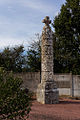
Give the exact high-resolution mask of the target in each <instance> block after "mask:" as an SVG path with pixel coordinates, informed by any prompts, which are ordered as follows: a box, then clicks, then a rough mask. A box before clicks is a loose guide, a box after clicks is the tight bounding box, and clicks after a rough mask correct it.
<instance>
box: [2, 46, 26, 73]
mask: <svg viewBox="0 0 80 120" xmlns="http://www.w3.org/2000/svg"><path fill="white" fill-rule="evenodd" d="M24 66H25V55H24V47H23V46H17V47H14V48H5V49H4V50H3V51H2V52H1V53H0V67H4V68H6V70H7V71H13V72H22V70H23V67H24Z"/></svg>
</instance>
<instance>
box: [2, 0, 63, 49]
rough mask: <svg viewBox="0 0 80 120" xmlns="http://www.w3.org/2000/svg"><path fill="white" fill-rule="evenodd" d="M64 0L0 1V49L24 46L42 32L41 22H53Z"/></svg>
mask: <svg viewBox="0 0 80 120" xmlns="http://www.w3.org/2000/svg"><path fill="white" fill-rule="evenodd" d="M64 3H65V0H0V49H4V48H5V47H14V46H15V45H17V46H18V45H24V47H25V48H27V47H28V46H29V44H30V43H31V42H32V41H33V40H34V39H35V34H36V33H40V34H41V32H42V28H43V26H44V24H43V23H42V20H43V19H44V17H45V16H49V17H50V19H51V20H52V21H53V19H54V18H55V16H56V15H57V14H58V13H59V12H60V8H61V5H62V4H64Z"/></svg>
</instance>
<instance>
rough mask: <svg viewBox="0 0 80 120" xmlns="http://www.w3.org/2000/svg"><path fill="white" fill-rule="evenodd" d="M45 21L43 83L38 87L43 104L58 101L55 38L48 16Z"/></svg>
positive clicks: (38, 98) (42, 43) (42, 58)
mask: <svg viewBox="0 0 80 120" xmlns="http://www.w3.org/2000/svg"><path fill="white" fill-rule="evenodd" d="M42 22H43V23H45V26H44V27H43V31H42V39H41V83H40V84H39V85H38V89H37V101H38V102H41V103H42V104H53V103H58V90H57V87H56V84H55V81H54V79H53V38H52V36H53V35H52V33H53V32H52V30H51V27H50V26H49V24H50V23H51V20H50V19H49V17H48V16H46V17H45V19H44V20H43V21H42Z"/></svg>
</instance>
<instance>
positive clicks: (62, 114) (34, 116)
mask: <svg viewBox="0 0 80 120" xmlns="http://www.w3.org/2000/svg"><path fill="white" fill-rule="evenodd" d="M28 120H80V100H70V99H64V100H60V102H59V104H51V105H49V104H44V105H43V104H40V103H38V102H37V101H34V102H33V105H32V110H31V112H30V116H29V119H28Z"/></svg>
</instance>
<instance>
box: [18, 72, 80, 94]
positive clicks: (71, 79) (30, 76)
mask: <svg viewBox="0 0 80 120" xmlns="http://www.w3.org/2000/svg"><path fill="white" fill-rule="evenodd" d="M16 76H19V77H21V78H22V79H23V84H22V87H24V88H28V89H30V90H31V91H33V92H36V90H37V86H38V84H39V83H40V73H39V72H27V73H20V74H16ZM53 79H54V80H55V82H56V84H57V88H58V89H59V95H70V96H80V75H72V74H71V73H70V74H55V75H53Z"/></svg>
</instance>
